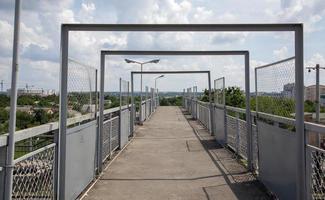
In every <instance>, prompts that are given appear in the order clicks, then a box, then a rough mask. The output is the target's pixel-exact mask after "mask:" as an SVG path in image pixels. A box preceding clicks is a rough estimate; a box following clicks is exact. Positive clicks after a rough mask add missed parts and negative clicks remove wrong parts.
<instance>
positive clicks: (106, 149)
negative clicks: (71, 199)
mask: <svg viewBox="0 0 325 200" xmlns="http://www.w3.org/2000/svg"><path fill="white" fill-rule="evenodd" d="M145 105H147V106H146V107H145V108H146V109H148V108H147V107H148V106H149V105H151V100H150V99H149V100H147V101H145ZM130 109H131V106H130V105H126V106H122V107H121V108H120V107H116V108H111V109H107V110H105V111H104V129H103V141H102V142H103V143H102V144H103V145H102V149H98V150H96V151H95V152H96V155H94V156H95V158H94V159H95V160H96V159H99V158H98V152H99V151H101V152H102V158H101V161H100V162H106V160H108V159H109V158H110V155H111V154H112V153H113V152H114V151H116V150H118V149H119V148H121V147H123V146H124V145H125V144H126V142H125V140H128V137H130V136H131V133H130V130H131V127H130V126H131V125H133V123H132V122H130V113H131V111H130ZM153 111H154V110H151V109H150V110H149V114H151V112H153ZM122 113H123V115H122V118H121V116H120V114H122ZM121 120H122V121H121ZM95 121H96V122H95ZM97 121H98V119H95V118H94V115H91V114H86V115H82V116H78V117H74V118H69V119H68V120H67V125H68V127H76V126H79V125H81V124H85V125H87V124H89V122H95V124H96V125H95V126H96V127H97ZM121 123H123V124H121ZM91 124H92V123H91ZM94 130H96V131H95V132H96V133H92V135H94V136H96V137H97V135H98V129H97V128H96V129H94ZM78 131H80V130H78ZM122 132H123V133H122ZM58 133H59V123H58V122H52V123H48V124H44V125H41V126H37V127H32V128H28V129H24V130H20V131H17V132H16V135H15V143H19V142H24V141H28V140H30V139H32V138H43V140H45V141H47V142H42V143H38V145H37V148H36V147H35V148H34V147H33V148H29V146H24V145H23V146H20V147H18V149H17V150H18V151H17V152H16V154H15V161H14V163H15V164H14V166H13V167H14V174H13V194H12V198H13V199H56V198H58V196H57V187H58V185H57V184H58V182H57V180H58V160H59V159H58V158H59V156H60V155H59V152H58V145H59V144H58ZM69 134H74V133H69ZM7 137H8V135H7V134H4V135H1V136H0V194H1V195H0V199H2V194H3V193H4V192H3V190H4V181H3V180H4V177H5V170H4V169H5V167H6V165H5V163H6V153H5V152H6V149H7ZM121 137H122V138H121ZM125 137H126V138H125ZM97 138H98V137H97ZM27 143H28V142H27ZM96 143H97V142H96ZM96 146H97V147H96V149H97V148H98V144H97V145H96ZM96 163H97V162H96ZM96 165H97V164H96ZM97 169H98V167H95V168H94V170H97ZM94 173H95V172H94ZM93 178H95V176H94V177H93ZM89 183H90V182H89ZM89 183H88V184H89ZM83 189H85V187H84V188H82V190H83ZM77 195H78V194H77Z"/></svg>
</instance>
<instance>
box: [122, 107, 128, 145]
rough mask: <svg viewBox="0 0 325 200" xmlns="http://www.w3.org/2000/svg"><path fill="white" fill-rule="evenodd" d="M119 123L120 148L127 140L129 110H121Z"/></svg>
mask: <svg viewBox="0 0 325 200" xmlns="http://www.w3.org/2000/svg"><path fill="white" fill-rule="evenodd" d="M120 117H121V121H120V122H121V123H120V126H121V128H120V130H121V132H120V134H121V140H120V149H122V148H123V147H124V146H125V145H126V144H127V142H128V141H129V130H130V129H129V124H130V112H129V110H123V111H121V116H120Z"/></svg>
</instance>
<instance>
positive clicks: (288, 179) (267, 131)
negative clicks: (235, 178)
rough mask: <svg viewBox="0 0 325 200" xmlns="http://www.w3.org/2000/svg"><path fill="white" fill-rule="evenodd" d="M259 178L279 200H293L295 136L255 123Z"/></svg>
mask: <svg viewBox="0 0 325 200" xmlns="http://www.w3.org/2000/svg"><path fill="white" fill-rule="evenodd" d="M257 128H258V146H259V179H260V180H261V181H262V182H263V184H264V185H265V186H266V187H267V188H268V189H269V190H270V191H272V192H273V193H274V194H275V195H276V196H277V197H278V198H279V199H296V195H297V193H296V187H297V185H296V172H297V167H296V166H297V156H296V154H297V145H296V144H297V141H296V140H297V134H296V133H295V132H291V131H289V130H287V129H282V128H279V127H276V126H273V125H269V124H266V123H264V122H262V121H259V120H258V121H257Z"/></svg>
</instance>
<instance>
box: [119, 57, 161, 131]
mask: <svg viewBox="0 0 325 200" xmlns="http://www.w3.org/2000/svg"><path fill="white" fill-rule="evenodd" d="M124 61H125V62H126V63H135V64H138V65H140V66H141V81H140V82H141V83H140V125H141V124H142V109H141V105H142V69H143V65H145V64H149V63H155V64H157V63H159V61H160V60H159V59H154V60H149V61H146V62H138V61H135V60H130V59H124Z"/></svg>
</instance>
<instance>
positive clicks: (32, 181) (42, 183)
mask: <svg viewBox="0 0 325 200" xmlns="http://www.w3.org/2000/svg"><path fill="white" fill-rule="evenodd" d="M55 160H56V159H55V144H50V145H48V146H46V147H43V148H41V149H38V150H36V151H34V152H31V153H29V154H26V155H25V156H23V157H20V158H19V159H17V160H15V166H14V171H13V193H12V198H13V199H54V180H55V179H54V176H55V171H54V169H55Z"/></svg>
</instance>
